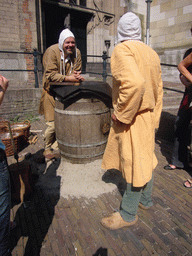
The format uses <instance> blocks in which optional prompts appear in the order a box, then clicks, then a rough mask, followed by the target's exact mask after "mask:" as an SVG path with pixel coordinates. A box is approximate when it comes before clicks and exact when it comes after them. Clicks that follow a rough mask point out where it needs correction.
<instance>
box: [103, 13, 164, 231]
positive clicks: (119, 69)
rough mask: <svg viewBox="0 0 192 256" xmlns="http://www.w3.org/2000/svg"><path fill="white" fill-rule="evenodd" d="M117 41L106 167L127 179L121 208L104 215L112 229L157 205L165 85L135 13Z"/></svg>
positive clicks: (128, 15)
mask: <svg viewBox="0 0 192 256" xmlns="http://www.w3.org/2000/svg"><path fill="white" fill-rule="evenodd" d="M117 32H118V33H117V35H118V43H119V44H118V45H117V46H116V47H115V49H114V51H113V53H112V56H111V71H112V75H113V91H112V97H113V108H114V113H113V114H112V120H113V125H112V127H111V130H110V134H109V138H108V143H107V146H106V150H105V153H104V156H103V162H102V168H103V169H106V170H109V169H117V170H120V171H121V172H122V174H123V177H124V178H125V180H126V182H127V188H126V190H125V192H124V195H123V198H122V202H121V207H120V211H118V212H115V213H113V214H112V215H111V216H109V217H106V218H103V219H102V220H101V224H102V225H103V226H105V227H107V228H110V229H118V228H122V227H125V226H131V225H133V224H135V223H136V221H137V219H138V216H137V210H138V206H140V207H142V208H145V209H148V208H149V207H150V206H152V199H151V194H152V184H153V170H154V168H155V167H156V165H157V159H156V157H155V154H154V146H155V129H156V128H158V126H159V119H160V115H161V111H162V97H163V84H162V79H161V67H160V60H159V57H158V55H157V53H156V52H155V51H154V50H152V49H151V48H150V47H149V46H147V45H146V44H144V43H143V42H141V25H140V20H139V18H138V17H137V16H136V15H135V14H134V13H131V12H128V13H126V14H124V15H123V16H122V17H121V19H120V20H119V23H118V31H117Z"/></svg>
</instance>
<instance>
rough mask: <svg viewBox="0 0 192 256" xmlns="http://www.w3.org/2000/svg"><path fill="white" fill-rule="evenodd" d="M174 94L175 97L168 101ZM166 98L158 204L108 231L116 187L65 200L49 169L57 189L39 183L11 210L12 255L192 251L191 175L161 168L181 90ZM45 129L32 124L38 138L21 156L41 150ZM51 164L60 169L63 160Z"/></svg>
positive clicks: (117, 201)
mask: <svg viewBox="0 0 192 256" xmlns="http://www.w3.org/2000/svg"><path fill="white" fill-rule="evenodd" d="M167 86H168V85H167ZM178 88H179V87H178ZM174 93H176V95H175V97H174V98H172V99H170V98H171V97H173V94H174ZM164 96H165V97H164V103H165V104H164V111H163V115H162V121H161V124H160V130H161V131H159V132H158V133H157V138H156V148H155V152H156V155H157V158H158V161H159V163H158V166H157V168H156V170H155V177H154V189H153V202H154V206H153V207H151V209H149V210H147V211H146V210H141V209H139V210H138V216H139V220H138V222H137V223H136V224H135V225H134V226H132V227H130V228H124V229H120V230H117V231H110V230H107V229H105V228H104V227H102V226H101V224H100V219H101V218H102V217H103V216H106V215H109V214H111V213H112V212H113V211H114V210H115V209H118V208H119V205H120V202H121V193H120V192H119V191H120V190H119V188H118V186H117V189H116V190H115V191H114V192H110V193H105V194H102V195H101V196H99V197H98V198H96V199H87V198H80V199H78V198H68V199H66V198H62V197H61V196H60V191H59V181H60V179H59V177H58V176H57V175H56V172H53V173H51V174H50V173H49V175H50V179H55V180H56V181H57V182H58V189H54V191H53V192H51V191H48V193H47V191H46V189H45V187H44V186H42V187H35V189H34V193H33V197H32V198H31V201H30V202H26V203H25V204H17V205H15V206H13V208H12V210H11V219H12V220H15V221H16V222H17V227H16V228H15V229H14V230H13V231H11V246H12V255H13V256H16V255H18V256H22V255H26V256H28V255H32V256H37V255H41V256H56V255H57V256H60V255H62V256H68V255H70V256H77V255H78V256H84V255H86V256H91V255H95V256H96V255H98V256H99V255H101V256H107V255H108V256H113V255H119V256H121V255H128V256H129V255H130V256H132V255H134V256H139V255H142V256H146V255H161V256H162V255H178V256H180V255H186V256H189V255H192V197H191V195H192V190H191V189H187V188H185V187H184V186H183V181H184V180H186V179H187V178H189V177H190V173H188V172H187V171H186V170H175V171H165V170H164V169H163V166H164V165H166V164H167V162H168V161H169V159H170V154H171V149H172V137H171V136H172V130H171V129H172V128H171V125H172V123H173V120H174V117H175V114H176V110H177V108H178V104H179V101H180V99H181V97H182V93H181V92H179V89H178V92H176V89H175V87H174V88H173V87H171V85H169V88H168V89H165V93H164ZM169 101H170V102H171V103H170V105H169V104H167V102H169ZM176 101H178V102H176ZM173 102H174V104H173ZM168 105H169V107H168ZM174 106H175V108H174ZM168 126H169V127H168ZM165 128H166V129H165ZM44 130H45V124H44V120H43V119H42V118H40V120H39V121H36V122H34V123H32V126H31V131H32V132H33V133H34V134H37V136H38V141H37V143H36V144H35V145H29V146H28V147H26V148H25V149H24V150H23V151H21V152H20V153H19V156H20V158H22V155H23V154H25V153H31V154H32V157H33V156H38V155H40V154H41V153H42V148H43V132H44ZM168 130H169V131H168ZM162 134H164V136H162ZM8 162H9V164H10V165H11V164H13V163H14V159H13V157H8ZM53 164H55V169H57V167H58V166H59V164H60V161H59V160H57V161H55V162H54V163H53ZM38 175H39V176H42V175H46V173H43V172H42V173H39V174H38ZM36 179H37V180H38V176H37V177H36Z"/></svg>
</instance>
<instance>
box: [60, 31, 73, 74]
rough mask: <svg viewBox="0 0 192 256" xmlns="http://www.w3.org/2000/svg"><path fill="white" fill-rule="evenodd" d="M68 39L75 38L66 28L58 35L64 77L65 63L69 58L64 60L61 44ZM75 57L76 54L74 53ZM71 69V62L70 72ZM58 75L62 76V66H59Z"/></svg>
mask: <svg viewBox="0 0 192 256" xmlns="http://www.w3.org/2000/svg"><path fill="white" fill-rule="evenodd" d="M68 37H73V38H75V36H74V34H73V33H72V32H71V31H70V30H69V29H68V28H66V29H64V30H63V31H62V32H61V33H60V35H59V50H60V51H61V60H63V72H64V75H65V61H67V60H68V59H69V60H70V58H68V59H66V60H65V55H64V51H63V43H64V41H65V40H66V39H67V38H68ZM76 55H77V52H76ZM72 68H73V63H72V62H71V70H72ZM71 70H70V73H71ZM60 73H61V74H62V66H61V65H60Z"/></svg>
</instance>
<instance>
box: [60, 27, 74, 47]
mask: <svg viewBox="0 0 192 256" xmlns="http://www.w3.org/2000/svg"><path fill="white" fill-rule="evenodd" d="M68 37H74V38H75V36H74V35H73V33H72V32H71V31H70V30H69V29H68V28H66V29H64V30H63V31H62V32H61V33H60V35H59V50H60V51H63V43H64V41H65V40H66V39H67V38H68Z"/></svg>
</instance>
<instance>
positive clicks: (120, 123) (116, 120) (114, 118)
mask: <svg viewBox="0 0 192 256" xmlns="http://www.w3.org/2000/svg"><path fill="white" fill-rule="evenodd" d="M111 119H112V121H113V122H114V123H115V124H116V125H122V124H124V123H122V122H121V121H119V120H118V119H117V117H116V115H115V114H114V113H113V114H112V115H111Z"/></svg>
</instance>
